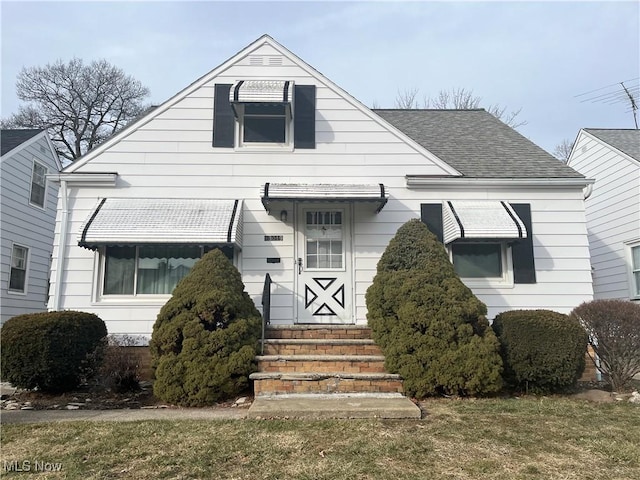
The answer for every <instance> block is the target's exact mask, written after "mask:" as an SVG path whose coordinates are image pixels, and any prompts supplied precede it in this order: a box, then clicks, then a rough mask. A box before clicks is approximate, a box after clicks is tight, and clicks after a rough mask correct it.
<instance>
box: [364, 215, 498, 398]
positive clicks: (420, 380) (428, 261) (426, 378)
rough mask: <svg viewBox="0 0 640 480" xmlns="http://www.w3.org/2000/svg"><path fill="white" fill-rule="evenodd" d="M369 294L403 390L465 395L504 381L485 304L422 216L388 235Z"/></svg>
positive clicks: (376, 333)
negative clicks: (454, 266) (402, 381)
mask: <svg viewBox="0 0 640 480" xmlns="http://www.w3.org/2000/svg"><path fill="white" fill-rule="evenodd" d="M366 301H367V309H368V322H369V325H370V326H371V329H372V333H373V337H374V339H375V341H376V343H378V345H380V347H381V348H382V350H383V352H384V355H385V359H386V360H385V366H386V368H387V369H388V370H389V371H390V372H392V373H399V374H400V375H401V376H402V377H403V379H404V389H405V393H406V394H408V395H411V396H415V397H418V398H422V397H426V396H431V395H441V394H445V395H463V396H467V395H486V394H491V393H495V392H498V391H499V390H500V389H501V387H502V378H501V372H502V360H501V358H500V348H499V343H498V341H497V339H496V336H495V334H494V332H493V330H492V329H491V328H490V327H489V323H488V321H487V319H486V313H487V307H486V306H485V305H484V304H483V303H482V302H481V301H480V300H478V299H477V298H476V297H475V296H474V295H473V293H472V292H471V290H469V288H467V287H466V286H465V285H464V284H463V283H462V281H461V280H460V278H458V276H457V275H456V273H455V271H454V269H453V265H452V264H451V262H450V261H449V258H448V256H447V254H446V251H445V249H444V248H443V246H442V244H441V243H440V242H438V240H437V238H436V237H435V235H433V234H432V233H431V232H430V231H429V230H428V229H427V227H426V226H425V225H424V224H423V223H422V222H420V221H419V220H410V221H409V222H407V223H405V224H404V225H403V226H402V227H400V229H398V232H397V233H396V235H395V237H394V238H393V239H392V240H391V241H390V242H389V245H388V246H387V248H386V250H385V252H384V254H383V255H382V257H381V258H380V261H379V262H378V268H377V274H376V276H375V278H374V280H373V284H372V285H371V287H369V289H368V290H367V294H366Z"/></svg>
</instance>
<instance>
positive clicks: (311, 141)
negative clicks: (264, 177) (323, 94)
mask: <svg viewBox="0 0 640 480" xmlns="http://www.w3.org/2000/svg"><path fill="white" fill-rule="evenodd" d="M214 95H215V97H214V113H213V115H214V119H213V146H214V147H223V148H282V147H286V148H288V149H292V148H296V149H297V148H315V107H316V105H315V103H316V87H315V85H294V82H293V81H288V80H240V81H237V82H236V83H234V84H233V85H229V84H227V85H224V84H217V85H216V86H215V93H214Z"/></svg>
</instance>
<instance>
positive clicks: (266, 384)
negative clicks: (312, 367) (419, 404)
mask: <svg viewBox="0 0 640 480" xmlns="http://www.w3.org/2000/svg"><path fill="white" fill-rule="evenodd" d="M253 389H254V393H255V395H256V396H259V395H278V394H285V393H289V394H291V393H403V390H402V381H401V380H352V379H337V378H327V379H322V380H280V379H269V380H255V381H254V383H253Z"/></svg>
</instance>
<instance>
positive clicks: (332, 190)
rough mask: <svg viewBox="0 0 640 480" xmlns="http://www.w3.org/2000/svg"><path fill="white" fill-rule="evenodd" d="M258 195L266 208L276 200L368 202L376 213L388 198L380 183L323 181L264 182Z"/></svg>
mask: <svg viewBox="0 0 640 480" xmlns="http://www.w3.org/2000/svg"><path fill="white" fill-rule="evenodd" d="M260 196H261V198H262V204H263V205H264V208H265V209H266V210H269V205H270V204H271V203H272V202H276V201H282V200H285V201H288V200H297V201H307V202H370V203H373V204H374V205H375V207H376V213H377V212H379V211H380V210H382V208H383V207H384V206H385V204H386V203H387V201H388V199H389V194H388V193H387V192H386V191H385V188H384V185H383V184H382V183H379V184H373V185H366V184H354V185H350V184H334V183H331V184H323V183H265V184H264V186H263V187H262V189H261V192H260Z"/></svg>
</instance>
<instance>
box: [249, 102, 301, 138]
mask: <svg viewBox="0 0 640 480" xmlns="http://www.w3.org/2000/svg"><path fill="white" fill-rule="evenodd" d="M239 110H241V113H239V114H238V120H239V128H240V145H239V146H248V145H263V146H267V145H278V146H286V145H288V144H289V142H290V140H289V138H290V136H291V135H290V133H289V132H290V130H291V129H290V125H291V114H290V109H289V107H288V106H285V105H284V104H275V103H247V104H245V105H242V106H240V107H239Z"/></svg>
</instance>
